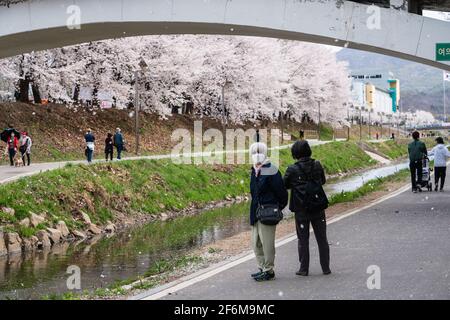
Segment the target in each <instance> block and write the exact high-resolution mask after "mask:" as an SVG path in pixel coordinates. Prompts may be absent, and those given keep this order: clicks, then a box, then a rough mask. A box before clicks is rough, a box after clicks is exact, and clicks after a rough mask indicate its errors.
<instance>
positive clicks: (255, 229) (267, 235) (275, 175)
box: [250, 142, 288, 281]
mask: <svg viewBox="0 0 450 320" xmlns="http://www.w3.org/2000/svg"><path fill="white" fill-rule="evenodd" d="M250 153H251V157H252V162H253V167H252V172H251V177H250V192H251V196H252V201H251V205H250V224H251V226H252V246H253V251H254V252H255V255H256V260H257V263H258V266H259V271H258V272H256V273H254V274H252V275H251V276H252V278H254V279H255V280H256V281H266V280H271V279H273V278H275V272H274V270H273V268H274V261H275V231H276V225H265V224H263V223H261V222H260V221H258V219H257V217H256V211H257V209H258V206H259V205H269V204H271V205H277V206H278V208H279V210H283V209H284V207H286V205H287V203H288V193H287V190H286V188H285V187H284V184H283V179H282V177H281V174H280V171H279V170H278V168H277V167H275V166H274V165H273V164H271V163H270V160H269V159H268V158H267V146H266V145H265V144H264V143H261V142H257V143H254V144H252V145H251V147H250Z"/></svg>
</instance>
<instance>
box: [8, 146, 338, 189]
mask: <svg viewBox="0 0 450 320" xmlns="http://www.w3.org/2000/svg"><path fill="white" fill-rule="evenodd" d="M329 142H331V141H318V140H310V141H309V143H310V145H311V146H315V145H321V144H326V143H329ZM290 146H291V144H287V145H283V146H279V147H276V148H269V150H272V149H279V150H281V149H287V148H289V147H290ZM231 152H233V153H244V152H248V150H247V149H245V150H235V151H231ZM223 153H228V151H223V152H218V154H223ZM208 156H211V152H201V153H184V154H183V157H208ZM171 157H172V154H161V155H152V156H139V157H125V158H123V160H139V159H154V160H155V159H156V160H160V159H170V158H171ZM94 162H95V163H101V162H105V160H103V159H102V160H94ZM68 163H71V164H80V163H86V161H83V160H79V161H62V162H46V163H34V164H31V166H29V167H19V168H15V167H10V166H0V184H3V183H8V182H12V181H15V180H17V179H19V178H22V177H26V176H31V175H34V174H37V173H40V172H44V171H49V170H55V169H59V168H62V167H64V166H65V165H67V164H68Z"/></svg>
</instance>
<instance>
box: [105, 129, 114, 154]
mask: <svg viewBox="0 0 450 320" xmlns="http://www.w3.org/2000/svg"><path fill="white" fill-rule="evenodd" d="M112 136H113V135H112V134H111V133H108V135H107V137H106V139H105V159H106V161H108V158H109V159H110V160H111V161H113V153H114V143H113V139H112Z"/></svg>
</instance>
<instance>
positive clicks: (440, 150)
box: [428, 137, 450, 191]
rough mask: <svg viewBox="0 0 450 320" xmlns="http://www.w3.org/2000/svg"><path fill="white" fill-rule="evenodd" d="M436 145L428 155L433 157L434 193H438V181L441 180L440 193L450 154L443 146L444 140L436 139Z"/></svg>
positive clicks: (442, 189)
mask: <svg viewBox="0 0 450 320" xmlns="http://www.w3.org/2000/svg"><path fill="white" fill-rule="evenodd" d="M436 142H437V145H436V146H435V147H434V148H433V150H431V151H430V152H429V153H428V155H429V156H434V183H435V187H434V191H438V184H439V180H441V184H440V189H439V190H440V191H444V184H445V176H446V174H447V172H446V171H447V159H448V158H450V152H449V151H448V149H447V147H446V146H445V145H444V139H442V138H441V137H437V138H436Z"/></svg>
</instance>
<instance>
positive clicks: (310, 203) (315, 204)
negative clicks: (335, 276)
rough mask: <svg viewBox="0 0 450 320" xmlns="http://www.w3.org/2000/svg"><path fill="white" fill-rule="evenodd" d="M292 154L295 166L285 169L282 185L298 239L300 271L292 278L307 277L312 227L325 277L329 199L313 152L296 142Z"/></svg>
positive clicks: (327, 256) (308, 147) (323, 177)
mask: <svg viewBox="0 0 450 320" xmlns="http://www.w3.org/2000/svg"><path fill="white" fill-rule="evenodd" d="M291 153H292V157H293V158H294V159H295V160H296V161H297V162H296V163H294V164H293V165H290V166H289V167H288V168H287V170H286V173H285V175H284V184H285V186H286V188H287V189H291V199H290V203H289V209H290V210H291V211H292V212H294V213H295V226H296V230H297V237H298V256H299V262H300V269H299V270H298V271H297V272H296V273H295V274H296V275H299V276H307V275H308V273H309V228H310V225H312V228H313V230H314V235H315V237H316V240H317V244H318V247H319V257H320V265H321V267H322V272H323V274H325V275H327V274H330V273H331V270H330V248H329V245H328V239H327V222H326V218H325V209H326V208H327V207H328V199H327V197H326V195H325V192H324V191H323V188H322V185H323V184H325V182H326V178H325V172H324V169H323V167H322V165H321V164H320V162H319V161H317V160H314V159H313V158H311V156H312V151H311V148H310V146H309V144H308V142H307V141H306V140H302V141H297V142H295V143H294V145H293V146H292V148H291Z"/></svg>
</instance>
